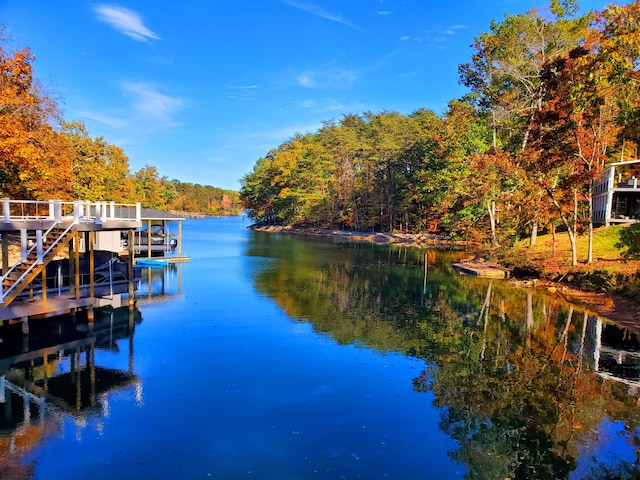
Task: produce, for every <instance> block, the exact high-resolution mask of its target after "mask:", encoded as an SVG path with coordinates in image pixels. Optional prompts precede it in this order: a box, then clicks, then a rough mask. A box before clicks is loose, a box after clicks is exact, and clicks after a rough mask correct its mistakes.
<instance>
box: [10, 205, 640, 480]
mask: <svg viewBox="0 0 640 480" xmlns="http://www.w3.org/2000/svg"><path fill="white" fill-rule="evenodd" d="M248 225H249V221H248V220H246V219H243V218H240V217H232V218H210V219H202V220H187V221H185V222H184V225H183V235H184V240H183V250H184V252H185V253H186V254H187V255H189V256H190V257H191V261H190V262H189V263H185V264H178V265H176V264H174V265H169V266H167V267H164V268H145V269H143V281H142V284H141V285H140V287H139V289H138V292H137V303H136V309H135V310H132V311H130V310H129V309H128V308H127V307H124V308H111V307H107V308H104V309H100V310H97V311H96V318H95V321H94V322H93V324H89V323H88V322H87V320H86V318H84V317H83V315H81V314H78V315H77V317H76V318H72V317H70V316H63V317H59V318H50V319H43V320H37V321H36V320H33V321H32V322H31V325H30V333H29V336H28V337H25V336H23V335H22V333H21V331H20V327H19V326H9V327H4V328H3V329H2V330H0V340H1V342H0V375H3V376H2V377H1V382H2V384H0V392H1V396H0V409H2V410H3V412H4V415H1V416H0V417H1V418H0V448H1V449H2V450H1V457H0V458H1V460H0V478H16V479H26V478H30V479H47V480H50V479H65V480H67V479H84V478H92V479H113V478H118V479H128V478H135V479H159V478H163V479H164V478H203V479H206V478H220V479H236V478H277V479H301V478H326V479H352V478H364V479H377V478H380V479H413V478H432V479H456V478H473V479H505V478H523V479H524V478H537V479H545V478H549V479H551V478H570V479H582V478H638V477H637V475H638V471H637V470H636V468H637V466H638V457H639V455H640V454H639V452H640V450H639V449H640V406H639V399H640V392H639V388H638V387H640V341H639V338H638V334H637V332H634V331H631V330H626V329H621V328H618V327H617V326H616V325H614V324H612V323H610V322H608V321H607V320H605V319H601V318H597V317H595V316H592V315H590V314H589V313H588V312H584V311H583V310H582V309H581V308H580V307H578V306H572V305H570V304H568V303H566V302H564V301H562V300H561V299H559V298H557V297H552V296H548V295H544V294H542V293H539V292H533V291H526V290H521V289H513V288H510V287H509V286H508V285H507V284H506V282H504V281H500V280H487V279H480V278H475V277H469V276H463V275H460V274H458V273H456V272H455V271H454V270H453V269H452V267H451V263H452V262H453V261H455V260H456V259H458V258H459V257H460V255H461V254H459V253H455V252H445V251H434V250H424V249H417V248H408V247H398V246H392V245H372V244H363V243H348V242H340V241H336V240H331V239H321V238H302V237H294V236H290V235H286V234H270V233H262V232H253V231H250V230H247V228H246V227H247V226H248ZM425 259H426V266H425ZM634 475H636V476H634Z"/></svg>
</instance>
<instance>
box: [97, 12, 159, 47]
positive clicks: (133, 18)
mask: <svg viewBox="0 0 640 480" xmlns="http://www.w3.org/2000/svg"><path fill="white" fill-rule="evenodd" d="M94 11H95V12H96V14H97V16H98V20H100V21H101V22H104V23H106V24H108V25H111V26H112V27H113V28H115V29H116V30H117V31H119V32H120V33H122V34H124V35H127V36H128V37H131V38H133V39H134V40H139V41H142V42H145V41H147V40H148V39H156V40H159V39H160V37H159V36H158V35H156V34H155V33H153V32H152V31H151V30H149V29H148V28H147V27H145V26H144V24H143V23H142V18H141V17H140V15H138V14H137V13H136V12H133V11H131V10H129V9H127V8H123V7H118V6H115V5H107V4H100V5H97V6H96V7H95V8H94Z"/></svg>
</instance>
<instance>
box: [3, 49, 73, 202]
mask: <svg viewBox="0 0 640 480" xmlns="http://www.w3.org/2000/svg"><path fill="white" fill-rule="evenodd" d="M5 42H6V39H5V38H4V37H2V38H1V39H0V194H2V195H4V196H8V197H13V198H21V199H36V200H44V199H50V198H59V199H63V200H65V199H69V198H71V191H72V188H71V175H72V171H71V163H72V158H73V148H72V147H71V145H70V143H69V140H68V138H67V137H66V136H65V135H64V134H62V133H61V132H60V128H59V125H60V121H61V114H60V111H59V110H58V107H57V104H56V102H55V101H54V100H53V99H52V98H51V97H50V96H48V95H47V94H46V92H45V91H44V88H43V86H42V85H41V84H40V83H38V82H37V81H36V80H35V79H34V78H33V68H32V62H33V60H34V58H35V57H34V56H33V55H32V54H31V52H30V51H29V49H23V50H19V51H15V52H13V53H11V52H8V51H7V50H6V49H5Z"/></svg>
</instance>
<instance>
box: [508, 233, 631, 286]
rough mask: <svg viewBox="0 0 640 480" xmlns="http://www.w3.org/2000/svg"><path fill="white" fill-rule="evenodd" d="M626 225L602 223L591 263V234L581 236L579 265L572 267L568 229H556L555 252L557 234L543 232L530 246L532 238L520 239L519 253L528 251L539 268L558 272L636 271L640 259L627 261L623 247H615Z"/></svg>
mask: <svg viewBox="0 0 640 480" xmlns="http://www.w3.org/2000/svg"><path fill="white" fill-rule="evenodd" d="M626 227H627V226H626V225H616V226H611V227H598V228H596V229H595V230H594V235H593V263H592V264H590V265H587V264H586V263H585V262H586V259H587V245H588V237H587V235H582V236H580V237H578V243H577V253H578V263H579V265H578V266H577V267H573V268H571V244H570V243H569V236H568V235H567V233H566V232H558V233H556V246H555V255H554V250H553V236H552V235H551V234H545V235H539V236H538V240H537V242H536V245H534V246H533V247H530V246H529V239H526V240H522V241H520V242H519V243H518V244H517V245H516V246H517V248H518V250H519V254H521V255H525V256H526V257H527V258H528V260H529V261H530V262H531V263H532V264H534V265H535V266H536V267H538V268H542V269H543V270H545V271H547V272H549V273H551V274H555V273H566V272H568V271H569V270H571V271H576V272H580V271H581V272H588V271H595V270H604V271H607V272H609V273H613V272H619V273H623V274H634V273H636V272H638V270H640V261H638V260H630V261H624V260H623V258H622V250H620V249H618V248H616V247H615V244H616V243H618V241H619V239H620V231H621V230H622V229H623V228H626Z"/></svg>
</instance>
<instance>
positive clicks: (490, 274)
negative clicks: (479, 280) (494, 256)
mask: <svg viewBox="0 0 640 480" xmlns="http://www.w3.org/2000/svg"><path fill="white" fill-rule="evenodd" d="M452 266H453V268H455V269H456V270H458V271H459V272H461V273H464V274H466V275H475V276H476V277H486V278H507V277H509V273H510V272H509V269H508V268H505V267H503V266H501V265H498V264H495V263H473V262H461V263H454V264H453V265H452Z"/></svg>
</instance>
